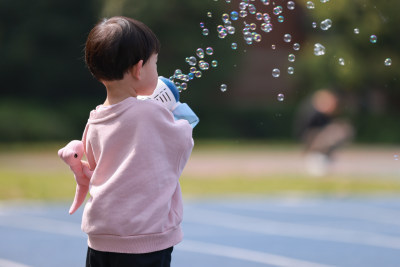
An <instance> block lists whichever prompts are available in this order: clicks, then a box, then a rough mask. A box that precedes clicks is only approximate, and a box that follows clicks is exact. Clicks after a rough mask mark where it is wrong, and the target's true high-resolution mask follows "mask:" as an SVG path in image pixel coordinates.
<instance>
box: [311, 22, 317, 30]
mask: <svg viewBox="0 0 400 267" xmlns="http://www.w3.org/2000/svg"><path fill="white" fill-rule="evenodd" d="M312 27H313V28H314V29H315V28H317V23H316V22H315V21H314V22H313V23H312Z"/></svg>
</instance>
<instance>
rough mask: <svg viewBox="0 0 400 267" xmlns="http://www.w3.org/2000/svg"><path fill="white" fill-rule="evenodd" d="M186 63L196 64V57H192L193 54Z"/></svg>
mask: <svg viewBox="0 0 400 267" xmlns="http://www.w3.org/2000/svg"><path fill="white" fill-rule="evenodd" d="M187 63H188V64H189V65H190V66H196V64H197V59H196V57H193V56H191V57H189V58H188V60H187Z"/></svg>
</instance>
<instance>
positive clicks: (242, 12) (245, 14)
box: [239, 10, 247, 18]
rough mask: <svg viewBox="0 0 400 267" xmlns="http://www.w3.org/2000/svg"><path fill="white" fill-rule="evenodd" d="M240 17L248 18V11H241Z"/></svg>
mask: <svg viewBox="0 0 400 267" xmlns="http://www.w3.org/2000/svg"><path fill="white" fill-rule="evenodd" d="M239 16H240V17H241V18H244V17H246V16H247V11H246V10H240V12H239Z"/></svg>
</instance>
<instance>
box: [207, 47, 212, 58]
mask: <svg viewBox="0 0 400 267" xmlns="http://www.w3.org/2000/svg"><path fill="white" fill-rule="evenodd" d="M206 54H207V55H209V56H211V55H212V54H214V49H213V48H212V47H207V48H206Z"/></svg>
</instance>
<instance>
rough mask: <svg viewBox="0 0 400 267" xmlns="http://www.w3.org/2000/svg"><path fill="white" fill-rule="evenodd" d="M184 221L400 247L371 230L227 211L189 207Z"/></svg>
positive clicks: (395, 239) (397, 241) (391, 238)
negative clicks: (250, 215)
mask: <svg viewBox="0 0 400 267" xmlns="http://www.w3.org/2000/svg"><path fill="white" fill-rule="evenodd" d="M184 222H192V223H199V224H205V225H212V226H219V227H223V228H228V229H235V230H240V231H247V232H253V233H257V234H264V235H272V236H285V237H294V238H304V239H312V240H320V241H333V242H342V243H350V244H358V245H368V246H375V247H383V248H391V249H399V250H400V238H399V237H394V236H388V235H381V234H375V233H370V232H362V231H354V230H341V229H336V228H332V227H321V226H313V225H305V224H296V223H286V222H280V221H272V220H264V219H258V218H254V217H248V216H241V215H236V214H231V213H225V212H215V211H207V210H201V209H198V208H196V209H186V211H185V218H184Z"/></svg>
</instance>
